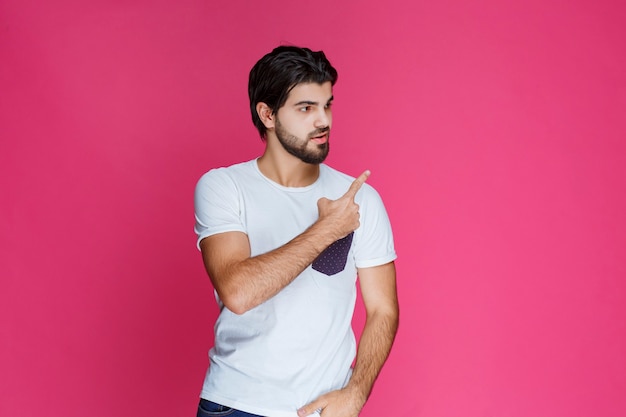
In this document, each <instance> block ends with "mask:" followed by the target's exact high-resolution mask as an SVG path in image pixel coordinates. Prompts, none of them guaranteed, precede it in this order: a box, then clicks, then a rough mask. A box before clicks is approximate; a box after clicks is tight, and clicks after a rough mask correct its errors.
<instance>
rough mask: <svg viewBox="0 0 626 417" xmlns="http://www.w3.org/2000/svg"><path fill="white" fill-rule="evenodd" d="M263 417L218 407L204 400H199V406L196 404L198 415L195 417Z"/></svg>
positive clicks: (222, 406)
mask: <svg viewBox="0 0 626 417" xmlns="http://www.w3.org/2000/svg"><path fill="white" fill-rule="evenodd" d="M223 416H228V417H263V416H260V415H258V414H250V413H246V412H245V411H240V410H235V409H234V408H230V407H226V406H225V405H220V404H217V403H214V402H213V401H208V400H205V399H204V398H201V399H200V404H198V414H196V417H223Z"/></svg>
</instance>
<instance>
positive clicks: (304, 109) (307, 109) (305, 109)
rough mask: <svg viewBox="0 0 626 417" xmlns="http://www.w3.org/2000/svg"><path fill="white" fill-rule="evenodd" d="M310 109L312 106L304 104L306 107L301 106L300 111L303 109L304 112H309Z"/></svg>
mask: <svg viewBox="0 0 626 417" xmlns="http://www.w3.org/2000/svg"><path fill="white" fill-rule="evenodd" d="M309 110H311V106H304V107H300V111H301V112H302V113H306V112H308V111H309Z"/></svg>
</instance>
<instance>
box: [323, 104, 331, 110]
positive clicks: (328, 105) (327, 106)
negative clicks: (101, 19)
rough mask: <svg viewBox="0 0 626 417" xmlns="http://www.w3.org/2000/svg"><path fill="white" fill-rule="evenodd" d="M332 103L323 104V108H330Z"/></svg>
mask: <svg viewBox="0 0 626 417" xmlns="http://www.w3.org/2000/svg"><path fill="white" fill-rule="evenodd" d="M332 105H333V103H328V104H326V106H324V108H326V109H330V108H331V106H332Z"/></svg>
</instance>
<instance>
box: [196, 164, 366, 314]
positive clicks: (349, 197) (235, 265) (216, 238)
mask: <svg viewBox="0 0 626 417" xmlns="http://www.w3.org/2000/svg"><path fill="white" fill-rule="evenodd" d="M368 176H369V171H365V172H364V173H363V174H361V175H360V176H359V177H358V178H357V179H355V180H354V182H353V183H352V185H351V186H350V188H349V189H348V191H347V192H346V194H344V195H343V196H342V197H341V198H339V199H337V200H328V199H326V198H322V199H320V200H319V201H318V211H319V218H318V220H317V221H316V222H315V223H314V224H313V225H312V226H311V227H309V228H308V229H307V230H305V231H304V232H303V233H302V234H300V235H298V236H296V237H295V238H294V239H292V240H291V241H289V242H288V243H286V244H285V245H283V246H281V247H279V248H276V249H274V250H272V251H270V252H267V253H264V254H261V255H258V256H254V257H251V256H250V255H251V253H250V242H249V241H248V236H247V235H246V234H245V233H242V232H225V233H218V234H215V235H212V236H208V237H206V238H204V239H202V241H201V242H200V249H201V250H202V258H203V261H204V266H205V268H206V270H207V273H208V274H209V277H210V278H211V282H212V283H213V286H214V287H215V290H216V291H217V293H218V295H219V297H220V300H222V303H224V305H225V306H226V307H227V308H228V309H229V310H231V311H232V312H234V313H236V314H243V313H245V312H246V311H248V310H250V309H252V308H254V307H256V306H258V305H259V304H261V303H263V302H265V301H267V300H268V299H270V298H271V297H273V296H274V295H276V294H277V293H278V292H280V291H281V290H282V289H283V288H285V287H286V286H287V285H289V283H291V282H292V281H293V280H294V279H295V278H296V277H297V276H298V275H299V274H300V273H301V272H302V271H304V270H305V269H306V268H307V267H308V266H309V265H310V264H311V263H312V262H313V261H314V260H315V258H317V256H319V254H320V253H322V251H323V250H324V249H326V248H327V247H328V246H329V245H330V244H331V243H333V242H334V241H336V240H338V239H341V238H342V237H344V236H346V235H348V234H349V233H350V232H352V231H354V230H356V229H357V228H358V227H359V211H358V210H359V207H358V205H357V204H356V203H355V202H354V196H355V195H356V193H357V191H358V190H359V189H360V188H361V185H363V183H364V182H365V180H366V179H367V177H368Z"/></svg>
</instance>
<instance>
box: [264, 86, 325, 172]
mask: <svg viewBox="0 0 626 417" xmlns="http://www.w3.org/2000/svg"><path fill="white" fill-rule="evenodd" d="M332 101H333V90H332V86H331V84H330V81H329V82H325V83H324V84H317V83H306V84H298V85H296V86H295V87H294V88H293V89H292V90H291V92H290V93H289V97H288V98H287V101H286V102H285V105H284V106H283V107H281V108H280V109H278V112H277V113H276V124H275V133H276V137H277V138H278V141H279V142H280V143H281V145H282V146H283V148H285V150H286V151H287V152H289V153H290V154H291V155H293V156H295V157H297V158H299V159H300V160H302V161H303V162H306V163H308V164H319V163H322V162H323V161H324V159H326V156H327V155H328V149H329V144H328V140H329V137H330V128H331V125H332V112H331V109H330V107H331V104H332Z"/></svg>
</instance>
